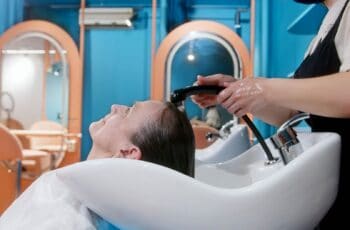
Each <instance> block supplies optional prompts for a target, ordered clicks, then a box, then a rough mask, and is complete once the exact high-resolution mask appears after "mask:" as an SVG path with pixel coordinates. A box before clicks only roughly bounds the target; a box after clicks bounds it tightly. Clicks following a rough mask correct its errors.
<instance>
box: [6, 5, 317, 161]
mask: <svg viewBox="0 0 350 230" xmlns="http://www.w3.org/2000/svg"><path fill="white" fill-rule="evenodd" d="M17 1H18V2H21V1H20V0H17ZM6 2H8V1H1V3H0V11H1V12H0V13H1V14H0V15H1V16H3V14H2V13H4V12H6V10H4V9H5V8H3V7H1V6H2V5H4V3H6ZM79 2H80V1H79V0H62V1H56V0H26V7H25V19H43V20H48V21H51V22H53V23H56V24H58V25H59V26H61V27H62V28H63V29H65V30H66V31H67V32H68V33H69V34H70V35H71V36H72V37H73V39H74V40H75V42H76V44H78V43H79V25H78V9H79ZM1 4H2V5H1ZM22 4H23V3H22ZM249 4H250V0H237V1H230V0H216V1H215V0H171V1H166V0H159V1H158V15H157V16H158V18H157V22H158V24H157V29H158V33H157V43H158V44H159V43H160V42H161V40H162V39H163V38H164V37H165V36H166V34H167V33H168V32H170V31H171V30H172V29H174V28H176V26H178V25H180V24H182V23H184V22H186V21H190V20H214V21H216V22H219V23H222V24H224V25H226V26H228V27H230V28H232V30H236V32H237V33H239V34H240V35H241V37H242V39H243V41H244V42H245V43H246V44H247V47H248V48H249V36H250V31H249V30H250V28H249V18H250V14H249ZM5 5H6V4H5ZM87 6H88V7H97V6H103V7H118V6H129V7H133V8H134V9H135V10H136V17H135V19H134V23H135V26H134V28H133V29H130V30H127V29H119V30H118V29H108V30H107V29H89V30H88V31H87V32H86V40H85V63H84V80H83V82H84V88H83V146H82V147H83V148H82V154H83V156H82V158H83V159H85V157H86V155H87V153H88V150H89V149H90V146H91V140H90V138H89V134H88V126H89V124H90V123H91V122H92V121H94V120H96V119H99V118H100V117H101V116H103V115H104V114H105V113H106V112H108V111H109V107H110V105H111V104H113V103H121V104H127V105H130V104H132V103H133V102H134V101H137V100H145V99H148V98H149V95H150V79H151V77H150V56H151V54H150V51H151V47H150V45H151V40H150V36H151V0H137V1H136V0H135V1H127V0H124V1H122V0H113V1H101V0H98V1H97V0H89V1H87ZM6 7H8V6H7V5H6ZM12 7H13V6H12ZM256 7H257V9H256V13H257V15H256V54H255V60H254V61H255V74H256V75H257V76H266V77H285V76H287V75H289V74H290V73H292V72H293V71H294V69H295V68H296V67H297V65H298V64H299V63H300V61H301V60H302V57H303V54H304V51H305V49H306V47H307V44H308V42H309V41H310V39H311V35H297V34H292V33H289V32H288V31H287V28H288V26H289V25H290V24H291V23H292V22H293V21H294V20H295V19H296V18H297V17H298V16H299V15H300V14H301V13H302V12H303V11H304V10H305V9H306V6H304V5H302V4H297V3H294V2H293V1H291V0H278V1H269V0H257V1H256ZM238 9H239V10H242V13H241V20H240V26H241V27H240V28H238V29H237V28H235V21H234V17H235V12H236V10H238ZM2 11H4V12H2ZM11 12H15V11H14V10H12V11H11ZM16 12H21V11H16ZM8 18H11V15H7V16H6V19H4V18H1V17H0V22H4V23H0V25H7V26H10V25H12V24H11V23H7V24H6V23H5V22H7V20H8ZM6 28H7V27H6ZM167 30H168V31H167ZM255 122H256V123H257V124H258V126H259V129H260V130H261V131H262V132H263V135H264V136H269V135H270V134H271V132H273V129H271V127H270V126H266V125H265V124H264V123H262V122H260V121H255Z"/></svg>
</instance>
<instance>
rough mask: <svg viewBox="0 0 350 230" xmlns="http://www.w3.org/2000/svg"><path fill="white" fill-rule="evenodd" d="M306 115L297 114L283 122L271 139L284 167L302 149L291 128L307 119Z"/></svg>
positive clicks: (307, 115)
mask: <svg viewBox="0 0 350 230" xmlns="http://www.w3.org/2000/svg"><path fill="white" fill-rule="evenodd" d="M309 117H310V115H309V114H308V113H298V114H297V115H295V116H293V117H292V118H290V119H289V120H287V121H286V122H284V123H283V124H282V125H281V126H280V127H279V128H278V130H277V132H276V134H275V135H273V136H272V137H271V141H272V143H273V144H274V146H275V147H276V148H277V149H278V150H279V152H280V155H281V158H282V161H283V163H284V164H285V165H286V164H288V163H289V162H290V161H292V160H293V159H294V158H296V157H297V156H298V155H300V154H301V152H302V151H303V148H302V146H301V144H300V142H299V140H298V138H297V133H296V132H295V130H294V129H293V127H292V126H294V125H295V124H297V123H299V122H300V121H302V120H305V119H308V118H309Z"/></svg>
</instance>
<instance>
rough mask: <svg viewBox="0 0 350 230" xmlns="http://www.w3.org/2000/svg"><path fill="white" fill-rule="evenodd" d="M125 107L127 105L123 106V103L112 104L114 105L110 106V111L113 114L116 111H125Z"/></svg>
mask: <svg viewBox="0 0 350 230" xmlns="http://www.w3.org/2000/svg"><path fill="white" fill-rule="evenodd" d="M127 108H128V107H127V106H125V105H116V104H114V105H112V106H111V113H112V114H113V113H116V112H118V111H125V110H126V109H127Z"/></svg>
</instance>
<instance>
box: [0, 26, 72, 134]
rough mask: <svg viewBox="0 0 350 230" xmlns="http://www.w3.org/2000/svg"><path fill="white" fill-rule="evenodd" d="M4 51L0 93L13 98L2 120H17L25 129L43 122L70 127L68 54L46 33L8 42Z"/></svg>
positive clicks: (35, 33)
mask: <svg viewBox="0 0 350 230" xmlns="http://www.w3.org/2000/svg"><path fill="white" fill-rule="evenodd" d="M1 52H2V59H1V66H2V68H1V75H0V77H1V78H0V82H1V83H0V86H1V88H0V91H1V92H6V93H7V94H8V95H11V98H12V103H11V104H9V103H8V105H3V106H2V107H1V109H2V111H1V114H0V115H1V119H2V120H3V119H9V118H15V119H16V120H18V121H19V122H20V123H22V125H23V127H24V128H25V129H29V128H30V126H31V125H32V124H33V123H35V122H36V121H40V120H50V121H54V122H57V123H60V124H61V125H62V126H64V127H66V128H67V125H68V114H67V112H68V96H69V95H68V91H69V79H68V77H69V76H68V72H67V70H68V63H67V57H66V53H67V51H66V50H64V49H63V47H61V46H60V44H59V43H58V42H57V41H56V40H55V39H54V38H52V37H50V36H48V35H46V34H44V33H38V32H28V33H24V34H22V35H20V36H18V37H16V38H15V39H13V40H11V41H9V42H8V43H7V44H5V45H4V46H3V47H2V49H1ZM9 108H11V110H10V109H9Z"/></svg>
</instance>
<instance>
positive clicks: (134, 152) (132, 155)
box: [120, 146, 142, 160]
mask: <svg viewBox="0 0 350 230" xmlns="http://www.w3.org/2000/svg"><path fill="white" fill-rule="evenodd" d="M120 153H121V154H122V155H123V157H124V158H127V159H135V160H140V159H141V156H142V153H141V150H140V149H139V148H138V147H137V146H132V147H130V148H129V149H121V150H120Z"/></svg>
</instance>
